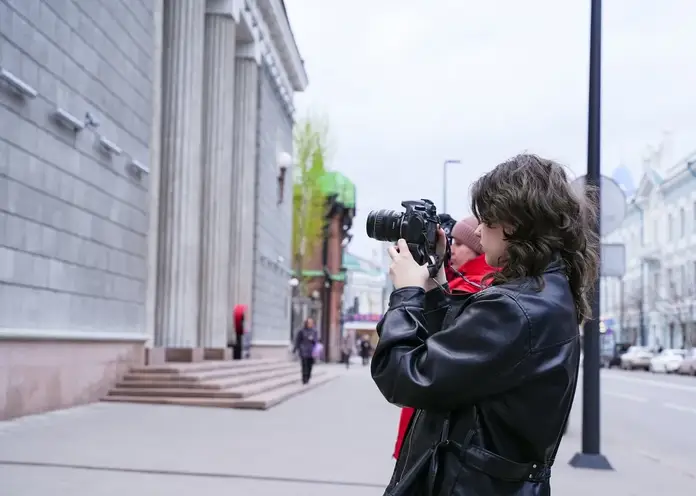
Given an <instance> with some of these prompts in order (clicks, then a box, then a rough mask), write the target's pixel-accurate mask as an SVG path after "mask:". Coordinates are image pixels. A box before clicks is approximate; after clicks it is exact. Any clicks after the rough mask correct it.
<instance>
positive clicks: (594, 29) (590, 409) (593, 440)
mask: <svg viewBox="0 0 696 496" xmlns="http://www.w3.org/2000/svg"><path fill="white" fill-rule="evenodd" d="M601 57H602V0H592V10H591V14H590V85H589V86H590V88H589V102H588V123H587V176H586V181H587V184H588V185H592V186H594V187H595V188H596V194H597V206H598V212H597V213H598V214H600V213H601V208H602V205H601V201H600V199H601V194H600V189H599V188H600V177H601V167H600V150H601V147H600V138H601V134H600V124H601V85H602V58H601ZM590 191H591V190H590ZM599 217H600V216H599V215H598V216H597V225H596V226H595V228H596V233H597V236H599V235H600V233H601V230H600V221H599ZM593 293H594V294H593V298H592V319H590V320H589V321H587V322H586V323H585V327H584V334H583V347H584V355H585V358H584V363H583V384H582V385H583V395H582V451H581V452H580V453H576V454H575V456H573V458H572V459H571V460H570V465H572V466H573V467H576V468H591V469H601V470H613V469H612V466H611V464H610V463H609V460H607V458H606V457H605V456H604V455H602V454H601V453H600V430H599V429H600V410H599V387H600V375H599V360H600V356H599V341H600V338H599V302H600V284H599V279H598V280H597V282H596V284H595V288H594V292H593Z"/></svg>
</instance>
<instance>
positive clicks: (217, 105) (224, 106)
mask: <svg viewBox="0 0 696 496" xmlns="http://www.w3.org/2000/svg"><path fill="white" fill-rule="evenodd" d="M235 33H236V22H235V20H234V18H233V17H232V16H230V15H223V14H217V13H208V14H207V15H206V16H205V63H204V68H205V70H204V74H205V76H204V92H203V93H204V109H205V111H204V115H205V118H204V123H203V198H202V202H203V203H202V209H201V212H202V214H201V222H202V230H201V304H200V309H201V313H200V324H199V344H200V345H201V346H203V347H205V348H225V347H226V346H227V328H228V326H229V323H230V320H231V311H230V298H229V296H230V286H229V279H228V273H227V270H228V267H229V264H230V227H231V224H230V215H231V209H230V201H231V200H230V190H231V184H232V152H233V142H232V136H233V129H234V125H233V124H234V110H235V101H234V71H235Z"/></svg>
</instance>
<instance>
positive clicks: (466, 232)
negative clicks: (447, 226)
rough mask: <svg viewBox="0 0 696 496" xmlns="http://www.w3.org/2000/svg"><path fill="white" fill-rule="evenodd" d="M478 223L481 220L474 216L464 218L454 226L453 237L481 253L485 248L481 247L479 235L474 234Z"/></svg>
mask: <svg viewBox="0 0 696 496" xmlns="http://www.w3.org/2000/svg"><path fill="white" fill-rule="evenodd" d="M478 225H479V222H478V220H476V217H474V216H471V217H467V218H466V219H462V220H460V221H459V222H457V223H456V224H455V225H454V227H453V228H452V238H454V239H455V240H456V241H457V243H459V244H461V245H466V246H468V247H469V248H471V249H472V250H474V251H475V252H476V253H478V254H479V255H480V254H481V253H483V248H481V241H480V240H479V237H478V236H476V234H474V231H475V230H476V228H477V227H478Z"/></svg>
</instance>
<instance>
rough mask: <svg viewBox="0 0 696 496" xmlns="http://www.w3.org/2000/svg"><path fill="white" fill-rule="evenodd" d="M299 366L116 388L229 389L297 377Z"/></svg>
mask: <svg viewBox="0 0 696 496" xmlns="http://www.w3.org/2000/svg"><path fill="white" fill-rule="evenodd" d="M299 370H300V369H299V366H298V365H297V364H294V363H290V364H287V363H286V364H284V365H283V366H282V367H275V368H272V369H270V370H261V371H251V372H250V373H248V371H246V370H245V371H244V373H243V374H241V373H240V372H241V371H238V372H232V373H231V374H227V375H226V376H224V377H221V378H218V379H198V380H195V381H181V380H176V379H173V380H172V379H169V380H150V381H146V380H123V381H121V382H119V383H117V384H116V389H117V390H121V389H133V390H137V391H141V390H146V389H147V390H150V389H167V390H173V389H197V390H220V389H228V388H233V387H238V386H243V385H245V384H252V383H257V382H263V381H268V380H271V379H275V378H279V377H287V376H292V377H296V376H297V374H298V373H299Z"/></svg>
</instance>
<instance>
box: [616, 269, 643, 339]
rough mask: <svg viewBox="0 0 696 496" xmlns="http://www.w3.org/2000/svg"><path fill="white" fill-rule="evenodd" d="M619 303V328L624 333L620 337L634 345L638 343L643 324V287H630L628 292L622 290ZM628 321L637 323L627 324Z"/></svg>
mask: <svg viewBox="0 0 696 496" xmlns="http://www.w3.org/2000/svg"><path fill="white" fill-rule="evenodd" d="M622 284H623V282H622ZM621 305H622V306H621V316H620V319H621V330H622V333H625V334H623V336H622V339H626V340H627V341H628V342H630V343H631V344H634V345H635V344H638V341H639V338H640V330H641V327H642V326H643V325H644V323H643V309H644V307H643V288H642V287H638V288H631V289H630V290H629V291H628V292H624V294H623V301H622V302H621ZM629 317H630V318H629ZM629 321H630V322H631V323H636V322H637V325H631V326H629V325H628V323H629Z"/></svg>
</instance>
